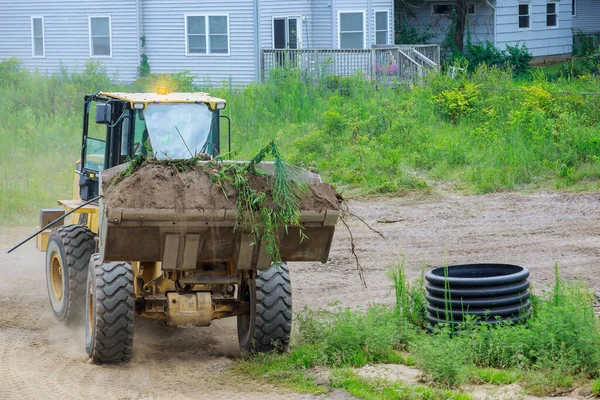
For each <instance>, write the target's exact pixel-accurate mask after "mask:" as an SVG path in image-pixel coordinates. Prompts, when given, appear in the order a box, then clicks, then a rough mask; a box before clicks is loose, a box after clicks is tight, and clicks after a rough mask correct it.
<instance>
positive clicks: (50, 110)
mask: <svg viewBox="0 0 600 400" xmlns="http://www.w3.org/2000/svg"><path fill="white" fill-rule="evenodd" d="M164 81H167V82H168V84H169V85H171V87H172V89H173V90H201V89H206V88H204V87H203V85H202V84H198V81H195V80H194V77H193V76H192V75H191V74H189V73H186V72H182V73H178V74H174V75H165V74H162V75H151V76H149V77H147V78H144V79H142V80H140V81H138V82H135V83H133V84H131V85H117V84H115V83H113V82H112V79H111V77H109V76H108V75H107V74H106V73H105V71H104V70H103V68H102V66H101V65H100V64H98V63H94V62H89V63H87V64H86V65H85V67H84V69H83V70H82V71H80V72H78V71H69V70H66V69H62V70H61V71H59V72H58V73H55V74H53V75H51V76H44V75H42V74H39V73H35V72H33V73H30V72H27V71H25V70H24V69H22V68H21V66H20V64H19V62H18V61H17V60H14V59H11V60H6V61H3V62H0V143H1V144H2V145H1V146H0V220H2V221H4V222H6V221H9V222H12V223H19V222H29V223H31V222H32V221H33V219H34V218H35V215H37V209H38V208H40V207H47V206H49V205H52V204H54V202H55V200H56V199H57V198H59V197H63V198H64V197H65V196H70V192H71V187H72V182H73V181H72V179H73V177H72V171H73V166H74V163H75V160H76V159H77V158H78V153H79V148H80V138H81V111H82V110H81V109H82V99H83V95H84V94H85V93H92V92H95V91H98V90H114V89H119V90H129V91H139V90H153V86H154V85H157V84H158V83H161V82H164ZM210 91H211V94H213V95H216V96H220V97H224V98H226V99H227V100H228V106H227V109H226V110H225V113H226V114H228V115H229V116H230V117H231V119H232V141H233V143H232V145H233V148H234V149H236V150H238V153H237V154H238V157H239V158H240V159H248V158H249V157H251V156H253V155H254V154H256V153H257V152H258V151H260V149H261V148H262V146H264V144H265V143H268V142H269V141H270V140H275V141H276V142H277V145H278V147H279V149H280V151H281V153H282V154H285V156H286V159H287V160H289V161H290V162H292V163H293V164H297V165H299V166H301V167H304V168H308V169H311V170H314V171H317V172H319V173H321V174H322V175H323V176H324V178H325V179H326V180H327V181H330V182H333V183H335V184H336V185H338V186H339V187H341V188H342V189H346V192H350V193H352V192H360V193H363V194H369V193H396V192H398V191H404V190H428V189H429V188H431V187H432V186H435V185H437V184H438V183H448V182H450V183H452V184H453V185H454V187H456V188H458V189H466V190H467V191H470V192H480V193H481V192H483V193H485V192H493V191H497V190H502V189H504V188H513V189H518V188H520V187H523V186H524V185H529V186H534V187H535V186H553V187H560V188H562V187H573V186H574V185H575V186H576V187H589V188H597V187H598V179H597V178H598V177H600V159H599V154H600V140H599V139H598V135H597V131H598V126H599V124H600V108H598V106H597V104H598V103H597V96H596V97H594V96H593V95H584V94H578V93H579V92H588V93H591V92H599V91H600V80H599V79H598V77H596V76H592V75H584V76H582V77H579V78H573V79H560V78H559V79H558V80H556V81H554V82H548V81H547V80H546V78H545V77H544V76H542V75H540V74H537V75H536V74H534V77H533V78H532V80H529V81H522V80H515V79H513V77H512V74H511V73H510V72H509V71H504V70H500V69H489V68H485V67H481V68H479V69H477V70H476V71H474V72H473V74H472V76H471V77H466V76H459V77H457V79H455V80H453V79H451V78H449V77H448V76H445V75H441V76H435V75H433V76H429V77H427V78H426V79H425V82H424V84H423V85H419V86H414V87H410V88H408V87H405V86H399V87H391V86H385V85H374V84H372V83H370V82H368V81H365V80H364V79H363V78H362V77H359V76H356V77H348V78H339V77H326V78H323V79H322V80H321V81H319V82H313V81H310V80H306V79H304V78H303V77H302V76H301V74H300V72H299V71H296V70H281V71H274V72H273V73H272V75H271V77H270V79H268V80H267V81H266V82H264V83H255V84H250V85H248V86H247V87H245V88H235V87H233V86H231V85H230V84H229V83H228V82H224V83H223V84H222V85H221V86H219V87H216V88H212V89H210ZM42 171H44V172H45V171H52V173H46V172H45V173H43V174H42V173H41V172H42Z"/></svg>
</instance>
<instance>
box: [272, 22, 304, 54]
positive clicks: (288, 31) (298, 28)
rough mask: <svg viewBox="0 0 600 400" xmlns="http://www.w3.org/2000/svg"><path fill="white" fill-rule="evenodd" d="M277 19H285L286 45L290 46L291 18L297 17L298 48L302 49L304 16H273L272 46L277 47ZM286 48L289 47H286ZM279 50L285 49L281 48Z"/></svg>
mask: <svg viewBox="0 0 600 400" xmlns="http://www.w3.org/2000/svg"><path fill="white" fill-rule="evenodd" d="M276 19H285V44H286V46H289V44H290V37H289V35H290V28H289V23H290V19H295V20H296V26H297V29H296V42H297V46H298V47H297V48H298V49H301V48H302V16H300V15H287V16H273V17H272V18H271V47H273V48H275V29H274V28H273V27H274V25H275V20H276ZM286 49H289V47H286ZM279 50H283V49H279ZM292 50H293V49H292Z"/></svg>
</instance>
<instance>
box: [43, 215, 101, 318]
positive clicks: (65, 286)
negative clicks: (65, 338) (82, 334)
mask: <svg viewBox="0 0 600 400" xmlns="http://www.w3.org/2000/svg"><path fill="white" fill-rule="evenodd" d="M95 248H96V243H95V241H94V234H93V233H92V231H90V230H89V229H88V228H87V227H85V226H81V225H67V226H61V227H58V228H56V229H54V230H53V231H52V232H51V233H50V238H49V239H48V248H47V249H46V285H47V286H48V297H49V299H50V306H51V307H52V311H53V312H54V315H55V316H56V318H57V319H58V320H59V321H62V322H64V323H68V324H72V323H77V322H81V321H82V320H83V316H84V315H85V287H86V286H85V281H86V278H87V269H88V264H89V262H90V257H91V256H92V254H93V253H94V250H95Z"/></svg>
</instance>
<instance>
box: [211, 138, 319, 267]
mask: <svg viewBox="0 0 600 400" xmlns="http://www.w3.org/2000/svg"><path fill="white" fill-rule="evenodd" d="M268 156H273V157H274V158H275V162H274V164H273V176H272V177H270V176H265V178H266V179H267V182H268V183H269V187H268V190H269V192H270V193H271V196H272V199H273V203H274V204H272V205H271V204H268V202H267V192H266V191H261V190H256V189H253V188H252V187H251V185H250V179H251V176H252V175H253V174H254V175H256V174H260V172H259V171H258V170H256V168H255V167H256V165H257V164H259V163H261V162H262V161H264V160H265V158H266V157H268ZM292 168H293V167H292V166H290V165H289V164H286V163H285V162H284V161H283V159H282V158H281V155H280V154H279V150H278V149H277V146H276V145H275V142H274V141H271V142H270V143H269V144H267V145H266V146H265V147H263V148H262V149H261V150H260V151H259V152H258V154H256V155H255V156H254V157H252V159H251V160H250V162H248V163H246V164H237V163H229V164H222V165H221V166H220V169H221V170H220V172H218V173H216V174H212V175H211V179H212V180H213V181H214V182H217V183H218V184H220V183H222V182H223V181H228V182H229V183H231V184H232V185H233V186H234V187H235V188H236V190H237V199H236V204H237V212H236V219H237V224H236V226H237V227H241V228H243V229H248V230H249V231H250V234H251V235H253V236H254V237H255V240H256V241H258V240H260V241H262V242H264V243H266V250H267V252H268V253H269V254H270V255H271V257H272V259H273V261H274V262H276V263H277V262H281V254H280V252H279V244H280V243H279V233H280V227H282V226H283V227H284V229H287V227H288V226H296V227H299V228H300V238H299V240H300V241H302V240H304V239H305V238H306V236H304V233H303V232H302V226H301V225H300V200H299V199H300V197H301V196H302V195H303V194H305V193H307V191H308V187H307V186H306V184H304V183H303V182H302V181H301V180H300V179H298V178H297V176H295V174H294V173H293V169H292ZM257 214H258V218H257Z"/></svg>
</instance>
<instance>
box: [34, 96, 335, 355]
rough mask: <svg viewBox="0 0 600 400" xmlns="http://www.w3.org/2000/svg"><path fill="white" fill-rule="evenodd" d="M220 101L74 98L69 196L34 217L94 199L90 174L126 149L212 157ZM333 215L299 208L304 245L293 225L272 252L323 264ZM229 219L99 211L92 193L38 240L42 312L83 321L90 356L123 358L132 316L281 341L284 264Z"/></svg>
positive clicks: (286, 295) (247, 339)
mask: <svg viewBox="0 0 600 400" xmlns="http://www.w3.org/2000/svg"><path fill="white" fill-rule="evenodd" d="M180 105H181V107H180ZM224 105H225V103H224V101H223V100H221V99H216V98H212V97H210V96H208V95H207V94H205V93H192V94H177V93H174V94H172V95H156V94H152V93H150V94H148V93H145V94H144V93H134V94H123V93H116V94H115V93H112V94H111V93H102V92H100V93H96V94H94V95H89V96H85V98H84V117H83V132H82V151H81V160H80V161H78V162H77V170H76V175H75V180H74V186H73V199H72V200H60V201H59V202H58V203H59V204H60V205H61V206H62V209H45V210H42V212H41V213H40V223H41V225H42V226H45V225H46V224H47V223H48V222H49V221H52V220H54V219H55V218H56V217H57V216H59V215H61V213H64V212H65V211H71V210H74V209H76V207H78V206H80V205H81V204H82V203H83V202H84V201H86V200H90V199H93V198H95V197H97V196H98V195H102V194H103V188H102V182H108V181H110V179H111V178H113V177H114V175H115V174H117V173H119V171H121V170H123V169H124V168H125V167H126V163H127V162H128V161H129V160H131V159H132V158H134V157H136V156H137V155H151V156H154V157H157V158H160V157H171V155H174V156H175V157H179V158H185V152H186V151H188V152H190V153H191V152H192V151H193V153H194V154H196V153H198V152H199V151H200V152H202V153H207V154H209V155H211V156H216V155H218V154H219V152H220V143H221V140H220V139H221V138H220V120H221V117H220V116H219V110H220V109H222V108H224ZM93 106H94V107H93ZM93 111H95V117H94V118H92V114H93ZM196 111H198V115H196V114H194V115H196V116H194V115H189V113H190V112H193V113H195V112H196ZM186 113H188V114H186ZM182 115H183V116H184V117H185V118H183V117H182V118H180V117H181V116H182ZM178 118H179V119H178ZM194 118H196V119H195V120H194ZM170 119H172V120H173V121H175V122H172V121H171V120H170ZM186 120H193V127H189V126H185V124H184V123H183V122H182V121H186ZM92 123H98V125H100V126H105V127H106V131H105V136H104V137H100V138H99V137H93V135H92V134H91V130H90V127H91V124H92ZM158 128H160V129H158ZM171 128H175V130H172V129H171ZM169 130H172V131H171V132H170V133H168V134H167V133H165V132H167V131H169ZM96 136H97V135H96ZM186 137H187V139H188V140H185V138H186ZM199 137H200V138H201V139H202V140H200V143H198V140H196V139H197V138H199ZM180 139H181V140H180ZM190 146H192V149H193V150H192V149H190ZM190 156H191V154H190ZM306 173H307V174H308V175H309V176H311V179H313V180H317V181H320V178H318V176H317V175H314V174H310V173H308V172H306ZM313 175H314V176H313ZM337 217H338V211H337V210H320V211H309V212H302V216H301V222H302V223H303V226H304V229H305V233H306V235H307V236H308V237H309V238H310V241H308V240H307V241H304V242H302V243H300V242H299V240H298V238H299V237H300V234H299V231H298V228H295V229H294V228H289V229H288V230H287V231H286V232H287V233H286V234H282V236H281V238H280V239H281V245H280V247H281V248H280V250H281V255H282V259H284V260H286V261H322V262H325V261H326V260H327V257H328V254H329V248H330V246H331V241H332V238H333V232H334V229H335V223H336V221H337ZM235 224H236V220H235V210H171V209H169V210H164V209H127V208H108V207H107V206H106V204H105V202H104V201H103V199H100V200H99V201H97V202H94V203H92V204H89V205H86V206H85V207H83V208H81V209H79V210H77V211H76V212H75V213H73V214H72V218H70V219H68V220H67V221H61V222H60V223H57V224H56V225H54V226H52V227H51V229H48V230H47V231H45V232H43V233H42V234H41V235H40V236H38V240H37V247H38V248H39V249H40V250H42V251H46V252H47V255H46V260H47V262H46V272H47V282H48V294H49V298H50V301H51V304H52V309H53V311H54V314H55V315H56V317H57V318H58V319H59V320H61V321H63V322H65V323H73V322H75V323H77V322H85V325H86V327H87V329H86V332H87V340H86V349H87V351H88V354H89V356H90V357H91V358H92V360H93V361H95V362H98V363H113V362H123V361H127V360H128V359H129V358H130V357H131V348H132V343H133V325H132V324H133V321H134V316H136V317H146V318H153V319H158V320H161V321H163V322H164V323H165V324H167V325H170V326H181V325H194V326H208V325H210V323H211V321H212V320H214V319H219V318H225V317H233V316H237V317H238V336H239V338H240V349H241V351H242V353H243V354H246V353H249V352H252V351H268V350H271V349H273V348H276V347H277V348H280V349H285V348H286V346H287V344H288V342H289V335H290V331H291V319H292V311H291V305H292V303H291V283H290V280H289V271H288V269H287V265H286V264H285V263H283V264H280V265H272V263H271V258H270V256H269V255H268V253H267V251H266V244H264V243H261V242H260V240H256V239H255V238H253V237H252V236H250V235H249V232H245V231H244V230H243V229H234V226H235ZM264 305H267V306H264ZM273 310H274V311H273ZM257 321H261V322H260V326H258V327H257V326H256V324H257Z"/></svg>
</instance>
